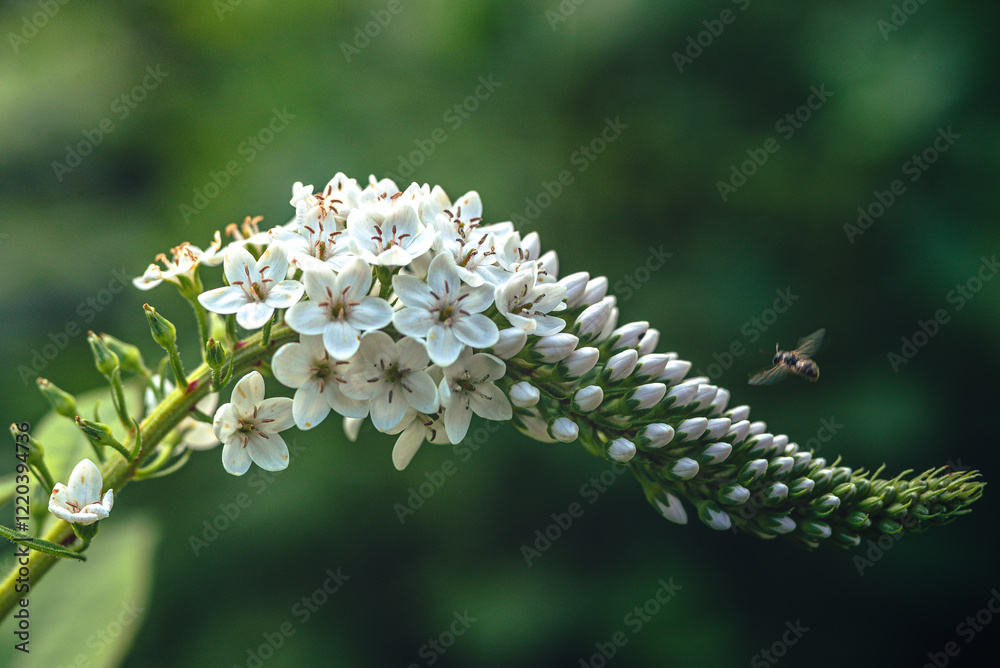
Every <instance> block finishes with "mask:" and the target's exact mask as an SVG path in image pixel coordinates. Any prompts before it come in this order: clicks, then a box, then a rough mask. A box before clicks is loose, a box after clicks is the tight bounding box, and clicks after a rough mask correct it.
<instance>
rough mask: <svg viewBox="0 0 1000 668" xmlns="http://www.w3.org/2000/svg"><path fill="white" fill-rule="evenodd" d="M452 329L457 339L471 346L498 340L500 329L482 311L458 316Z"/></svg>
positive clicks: (486, 345) (479, 346)
mask: <svg viewBox="0 0 1000 668" xmlns="http://www.w3.org/2000/svg"><path fill="white" fill-rule="evenodd" d="M452 330H453V331H454V332H455V336H457V337H458V340H459V341H461V342H462V343H464V344H466V345H469V346H472V347H473V348H489V347H490V346H492V345H493V344H494V343H496V342H497V341H499V340H500V330H499V329H498V328H497V326H496V324H495V323H494V322H493V321H492V320H490V319H489V318H487V317H486V316H485V315H483V314H482V313H473V314H472V315H467V316H465V317H464V318H458V319H457V320H456V322H455V325H454V327H453V328H452ZM428 343H429V341H428ZM449 364H450V362H449Z"/></svg>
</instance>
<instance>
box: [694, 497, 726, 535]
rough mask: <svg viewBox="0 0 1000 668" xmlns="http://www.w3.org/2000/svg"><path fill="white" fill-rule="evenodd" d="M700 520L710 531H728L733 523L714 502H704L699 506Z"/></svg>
mask: <svg viewBox="0 0 1000 668" xmlns="http://www.w3.org/2000/svg"><path fill="white" fill-rule="evenodd" d="M698 519H700V520H701V521H702V522H704V524H705V525H706V526H707V527H709V528H710V529H715V530H716V531H727V530H728V529H729V528H730V527H732V525H733V522H732V519H731V518H730V517H729V515H728V514H727V513H726V511H724V510H723V509H722V508H720V507H719V505H718V504H717V503H715V502H714V501H703V502H702V503H701V504H700V505H699V506H698Z"/></svg>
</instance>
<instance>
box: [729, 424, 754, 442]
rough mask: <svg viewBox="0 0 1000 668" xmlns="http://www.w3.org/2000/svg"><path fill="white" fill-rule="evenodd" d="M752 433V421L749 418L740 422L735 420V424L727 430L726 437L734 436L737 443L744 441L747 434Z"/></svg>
mask: <svg viewBox="0 0 1000 668" xmlns="http://www.w3.org/2000/svg"><path fill="white" fill-rule="evenodd" d="M749 435H750V422H749V421H748V420H740V421H739V422H733V426H732V427H730V428H729V431H727V432H726V438H729V437H730V436H731V437H732V439H733V440H732V443H733V445H736V444H737V443H742V442H743V441H744V440H745V439H746V437H747V436H749Z"/></svg>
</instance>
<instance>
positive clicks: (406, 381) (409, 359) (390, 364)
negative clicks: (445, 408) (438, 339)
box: [344, 331, 438, 432]
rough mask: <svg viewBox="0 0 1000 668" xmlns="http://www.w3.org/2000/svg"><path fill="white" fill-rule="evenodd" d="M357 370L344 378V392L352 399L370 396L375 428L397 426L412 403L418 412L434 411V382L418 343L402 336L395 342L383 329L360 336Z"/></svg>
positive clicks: (435, 391)
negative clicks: (359, 359)
mask: <svg viewBox="0 0 1000 668" xmlns="http://www.w3.org/2000/svg"><path fill="white" fill-rule="evenodd" d="M361 356H362V363H360V364H359V365H358V366H359V370H358V372H357V373H356V374H354V375H353V376H352V377H351V378H349V379H348V381H347V384H346V385H345V386H344V394H346V395H347V396H349V397H351V398H353V399H371V406H370V410H371V419H372V424H374V425H375V428H376V429H378V430H379V431H383V432H384V431H389V430H390V429H393V428H395V427H397V426H398V425H399V423H400V422H402V420H403V416H404V415H405V414H406V407H407V406H412V407H413V408H414V409H415V410H417V411H419V412H421V413H427V414H431V413H434V412H436V411H437V408H438V395H437V388H435V386H434V381H433V379H431V377H430V375H429V374H428V373H427V371H425V369H426V368H427V363H428V361H429V360H428V357H427V349H426V348H425V347H424V346H423V344H422V343H420V342H419V341H417V340H416V339H412V338H410V337H404V338H402V339H400V340H399V342H398V343H396V342H395V341H393V340H392V337H390V336H389V335H388V334H386V333H385V332H380V331H374V332H368V333H367V334H365V335H364V336H363V337H361Z"/></svg>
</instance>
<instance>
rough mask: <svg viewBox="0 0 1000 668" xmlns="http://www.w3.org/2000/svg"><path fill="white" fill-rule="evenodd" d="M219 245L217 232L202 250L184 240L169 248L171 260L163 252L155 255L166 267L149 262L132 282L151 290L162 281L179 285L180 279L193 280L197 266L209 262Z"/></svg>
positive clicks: (220, 244) (220, 239)
mask: <svg viewBox="0 0 1000 668" xmlns="http://www.w3.org/2000/svg"><path fill="white" fill-rule="evenodd" d="M221 246H222V238H221V237H220V236H219V233H218V232H216V233H215V241H213V242H212V245H211V246H209V247H208V250H204V251H203V250H201V249H200V248H198V247H197V246H192V245H191V244H189V243H188V242H186V241H185V242H184V243H182V244H181V245H180V246H177V247H176V248H171V249H170V254H171V255H173V256H174V259H173V260H172V261H171V260H170V259H169V258H167V256H166V255H164V254H163V253H160V254H159V255H157V256H156V259H157V260H159V261H160V262H162V263H163V266H164V267H166V269H165V270H164V269H160V267H159V265H156V264H151V265H149V267H147V268H146V271H145V272H144V273H143V275H142V276H139V277H138V278H135V279H133V280H132V283H133V284H134V285H135V287H137V288H139V289H140V290H151V289H152V288H155V287H156V286H157V285H159V284H160V283H162V282H163V281H167V282H169V283H173V284H175V285H181V281H182V280H187V281H193V280H194V275H195V272H196V271H197V270H198V266H199V265H200V264H201V263H202V262H203V261H204V262H205V264H209V262H210V261H211V259H212V258H214V257H215V255H216V253H218V251H219V248H220V247H221Z"/></svg>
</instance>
